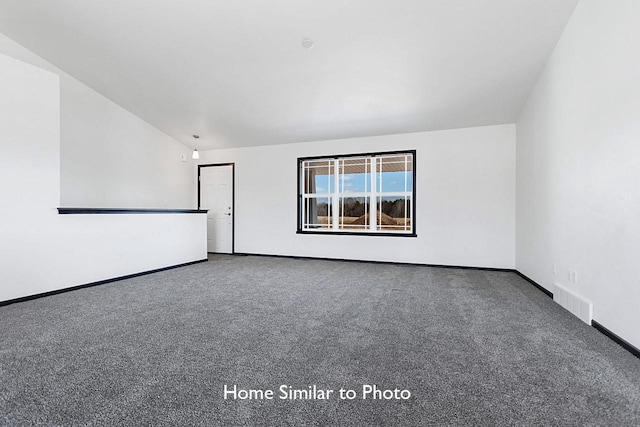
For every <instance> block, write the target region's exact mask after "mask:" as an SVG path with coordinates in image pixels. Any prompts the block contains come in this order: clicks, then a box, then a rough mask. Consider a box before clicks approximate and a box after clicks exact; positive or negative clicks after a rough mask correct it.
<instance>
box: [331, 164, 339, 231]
mask: <svg viewBox="0 0 640 427" xmlns="http://www.w3.org/2000/svg"><path fill="white" fill-rule="evenodd" d="M339 162H340V160H338V159H334V160H333V196H332V197H331V206H332V209H331V213H332V218H333V229H334V230H339V229H340V224H339V220H340V211H339V210H338V204H339V203H338V201H339V200H338V189H339V183H340V176H339V173H338V171H339V169H338V164H339Z"/></svg>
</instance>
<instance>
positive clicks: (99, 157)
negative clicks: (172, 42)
mask: <svg viewBox="0 0 640 427" xmlns="http://www.w3.org/2000/svg"><path fill="white" fill-rule="evenodd" d="M0 53H4V54H6V55H8V56H11V57H13V58H16V59H20V60H22V61H24V62H27V63H30V64H33V65H36V66H37V67H40V68H43V69H45V70H49V71H51V72H53V73H55V74H57V75H58V76H59V78H60V87H61V99H60V102H61V110H60V116H61V129H60V131H61V144H60V162H61V173H60V183H61V194H60V201H59V206H70V207H73V206H75V207H139V208H143V207H144V208H185V209H187V208H193V207H195V203H196V201H195V199H194V198H193V191H190V189H192V188H193V187H194V186H195V175H194V173H193V166H192V164H191V161H190V150H189V148H188V147H186V146H185V145H183V144H181V143H179V142H177V141H175V140H174V139H172V138H170V137H169V136H167V135H166V134H164V133H162V132H160V131H159V130H158V129H156V128H154V127H153V126H151V125H150V124H148V123H146V122H145V121H143V120H141V119H140V118H138V117H136V116H134V115H133V114H131V113H130V112H128V111H127V110H125V109H123V108H122V107H120V106H119V105H117V104H115V103H113V102H112V101H110V100H109V99H107V98H105V97H104V96H102V95H100V94H99V93H97V92H95V91H94V90H93V89H91V88H89V87H88V86H86V85H84V84H83V83H81V82H79V81H78V80H76V79H74V78H73V77H71V76H69V75H68V74H66V73H64V72H63V71H61V70H59V69H58V68H56V67H55V66H53V65H52V64H50V63H48V62H46V61H45V60H43V59H42V58H40V57H38V56H36V55H35V54H33V53H32V52H30V51H29V50H27V49H25V48H23V47H22V46H20V45H18V44H17V43H15V42H14V41H13V40H11V39H9V38H7V37H6V36H4V35H2V34H0ZM182 155H185V156H186V158H187V161H186V162H183V161H182V160H181V156H182Z"/></svg>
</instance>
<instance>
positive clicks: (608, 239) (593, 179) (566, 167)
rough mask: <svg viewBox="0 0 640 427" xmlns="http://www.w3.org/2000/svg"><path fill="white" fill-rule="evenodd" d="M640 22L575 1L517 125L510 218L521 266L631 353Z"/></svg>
mask: <svg viewBox="0 0 640 427" xmlns="http://www.w3.org/2000/svg"><path fill="white" fill-rule="evenodd" d="M639 22H640V2H638V1H636V0H617V1H615V2H605V1H599V0H583V1H581V2H580V3H579V5H578V7H577V8H576V10H575V12H574V15H573V17H572V18H571V20H570V21H569V23H568V25H567V28H566V29H565V32H564V34H563V36H562V38H561V39H560V41H559V43H558V45H557V47H556V49H555V51H554V53H553V55H552V56H551V58H550V60H549V62H548V64H547V66H546V68H545V70H544V71H543V73H542V75H541V76H540V79H539V81H538V83H537V85H536V87H535V89H534V90H533V92H532V94H531V96H530V98H529V100H528V102H527V104H526V106H525V108H524V109H523V111H522V113H521V115H520V118H519V120H518V123H517V221H516V222H517V233H516V235H517V251H516V253H517V262H516V267H517V269H518V270H519V271H521V272H522V273H524V274H526V275H527V276H529V277H531V278H532V279H533V280H535V281H537V282H538V283H540V284H541V285H543V286H544V287H546V288H547V289H549V290H551V291H553V290H554V287H555V284H556V283H558V284H560V285H562V286H564V287H567V288H569V289H571V290H572V291H573V292H574V293H577V294H579V295H581V296H582V297H585V298H587V299H588V300H590V301H591V302H593V304H594V312H593V316H594V319H595V320H596V321H598V322H599V323H601V324H603V325H604V326H605V327H607V328H608V329H610V330H612V331H613V332H614V333H616V334H618V335H620V336H621V337H622V338H624V339H626V340H627V341H629V342H631V343H632V344H633V345H635V346H637V347H640V309H638V307H640V281H639V279H638V278H639V277H640V261H639V260H640V258H639V256H640V85H639V83H638V82H639V78H640V49H638V41H640V25H638V23H639ZM554 264H555V265H556V274H554V272H553V265H554ZM568 270H575V271H577V278H578V280H577V284H573V283H570V282H569V279H568Z"/></svg>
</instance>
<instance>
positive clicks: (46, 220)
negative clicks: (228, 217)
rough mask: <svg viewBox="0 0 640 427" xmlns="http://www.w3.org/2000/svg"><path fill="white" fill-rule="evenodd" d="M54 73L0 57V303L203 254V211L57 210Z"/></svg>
mask: <svg viewBox="0 0 640 427" xmlns="http://www.w3.org/2000/svg"><path fill="white" fill-rule="evenodd" d="M59 162H60V89H59V76H58V75H57V74H55V73H51V72H49V71H45V70H43V69H41V68H38V67H35V66H32V65H29V64H26V63H23V62H21V61H18V60H15V59H13V58H10V57H8V56H6V55H2V54H0V165H1V167H0V195H1V197H0V236H1V238H0V272H1V279H0V301H4V300H9V299H13V298H18V297H22V296H27V295H32V294H37V293H41V292H47V291H52V290H56V289H61V288H66V287H70V286H75V285H80V284H84V283H88V282H93V281H98V280H104V279H109V278H113V277H118V276H123V275H127V274H133V273H137V272H141V271H148V270H151V269H156V268H162V267H167V266H171V265H176V264H180V263H185V262H190V261H195V260H200V259H203V258H206V217H205V215H204V214H182V215H179V214H172V215H169V214H166V215H165V214H159V215H58V214H57V210H56V207H57V206H58V203H59V194H60V180H59V177H60V163H59Z"/></svg>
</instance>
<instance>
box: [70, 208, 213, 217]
mask: <svg viewBox="0 0 640 427" xmlns="http://www.w3.org/2000/svg"><path fill="white" fill-rule="evenodd" d="M192 213H207V210H202V209H136V208H58V214H60V215H69V214H82V215H86V214H98V215H103V214H192Z"/></svg>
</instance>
